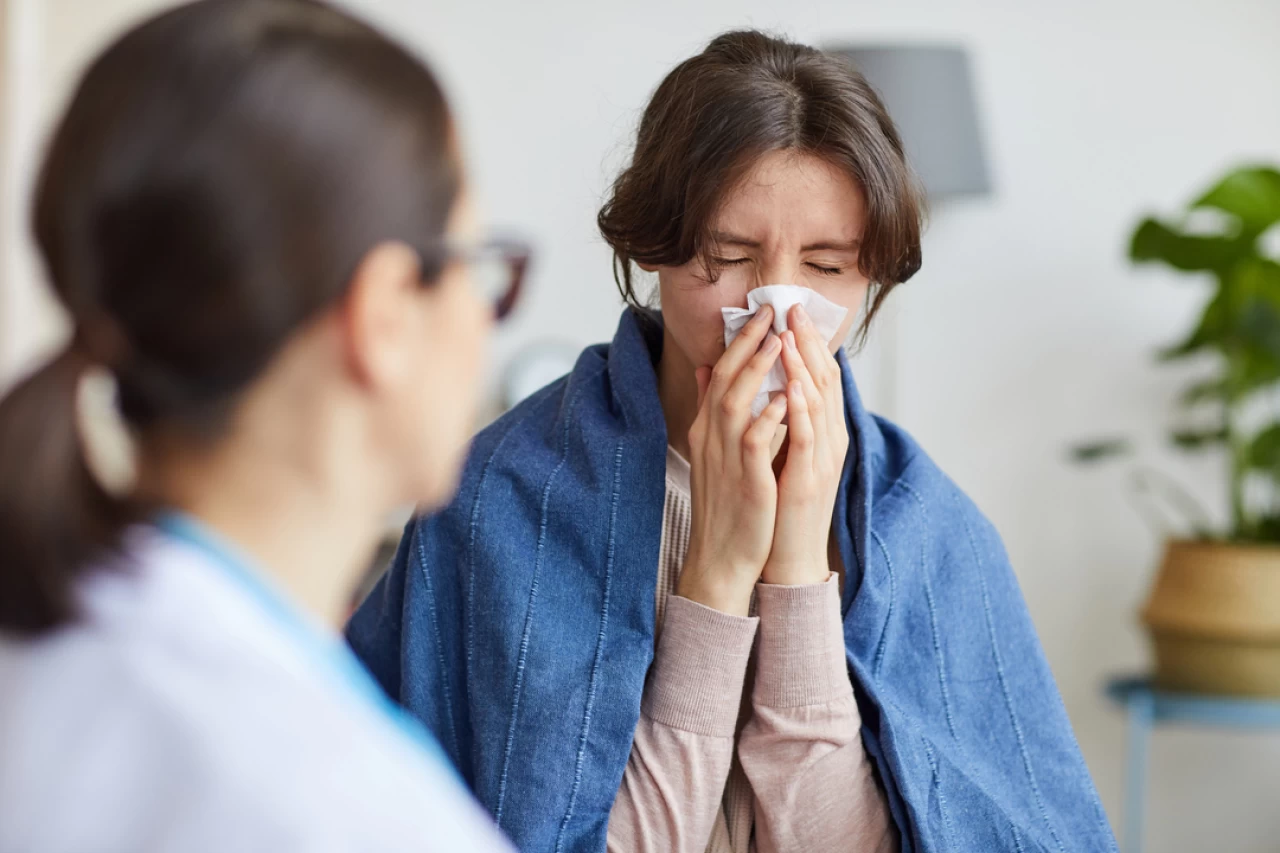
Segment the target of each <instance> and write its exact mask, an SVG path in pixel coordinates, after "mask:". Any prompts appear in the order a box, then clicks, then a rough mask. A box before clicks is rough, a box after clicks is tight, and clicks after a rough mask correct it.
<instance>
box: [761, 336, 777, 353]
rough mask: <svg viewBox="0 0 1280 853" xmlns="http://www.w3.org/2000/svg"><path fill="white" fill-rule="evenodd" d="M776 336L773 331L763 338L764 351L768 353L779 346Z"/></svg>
mask: <svg viewBox="0 0 1280 853" xmlns="http://www.w3.org/2000/svg"><path fill="white" fill-rule="evenodd" d="M779 343H780V342H779V341H778V336H777V335H775V334H774V333H773V332H770V333H769V337H767V338H765V339H764V351H765V352H767V353H769V352H773V351H774V350H776V349H777V348H778V346H779Z"/></svg>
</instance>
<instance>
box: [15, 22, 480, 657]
mask: <svg viewBox="0 0 1280 853" xmlns="http://www.w3.org/2000/svg"><path fill="white" fill-rule="evenodd" d="M460 181H461V178H460V169H459V166H458V161H457V156H456V151H455V150H454V143H453V133H452V126H451V121H450V118H449V111H448V107H447V104H446V102H445V98H444V94H443V92H442V90H441V89H440V86H439V85H438V84H437V82H436V80H435V79H434V77H433V76H432V75H431V73H430V72H429V71H428V70H427V69H426V68H425V67H424V66H423V65H422V63H421V62H420V61H419V60H417V59H416V58H414V57H413V56H412V55H410V54H409V53H408V52H406V51H405V50H404V49H402V48H401V47H399V46H397V45H396V44H394V43H393V42H392V41H390V40H389V39H387V38H386V37H385V36H383V35H381V34H380V33H378V32H377V31H375V30H374V29H372V28H370V27H369V26H367V25H366V24H363V23H361V22H359V21H357V20H355V19H353V18H351V17H350V16H348V15H347V14H345V13H343V12H340V11H338V10H336V9H334V8H332V7H330V6H328V5H326V4H324V3H321V2H317V1H316V0H200V1H199V2H194V3H189V4H187V5H184V6H180V7H178V8H176V9H172V10H170V11H168V12H165V13H162V14H160V15H158V16H157V17H155V18H152V19H151V20H149V21H147V22H145V23H143V24H141V25H140V26H138V27H136V28H135V29H133V30H132V31H130V32H128V33H126V34H125V35H124V36H123V37H121V38H120V39H119V40H118V41H117V42H116V43H115V44H113V45H112V46H111V47H109V48H108V49H107V50H106V51H105V52H104V53H103V54H102V55H101V56H100V57H99V58H98V59H97V60H96V61H95V62H94V63H93V64H92V65H91V66H90V67H89V69H88V70H87V71H86V72H85V75H84V77H83V78H82V80H81V81H80V84H79V87H78V89H77V91H76V94H75V96H74V98H73V99H72V101H71V105H70V107H69V108H68V110H67V113H66V114H65V115H64V116H63V118H62V120H61V122H60V124H59V125H58V127H57V129H56V131H55V133H54V135H53V138H52V140H51V142H50V145H49V149H48V153H47V155H46V158H45V162H44V165H43V167H42V169H41V173H40V177H39V180H38V181H37V185H36V198H35V209H34V216H33V220H34V230H35V236H36V242H37V243H38V245H39V248H40V252H41V255H42V256H43V260H44V263H45V267H46V269H47V272H48V278H49V280H50V282H51V284H52V285H53V289H54V291H55V293H56V295H57V296H58V298H59V300H60V301H61V302H62V304H63V306H64V308H65V309H66V310H67V312H68V313H69V314H70V316H71V320H72V324H73V326H74V327H75V328H76V330H77V331H76V335H75V338H74V340H73V342H72V343H71V344H70V345H69V346H68V348H67V349H66V350H65V351H64V352H63V353H62V354H61V355H60V356H58V357H57V358H55V359H54V360H53V361H51V362H50V363H48V364H47V365H46V366H45V367H44V368H42V369H40V370H39V371H37V372H36V373H34V374H32V375H31V376H29V377H28V378H26V379H25V380H24V381H22V382H20V383H19V384H18V385H17V386H16V387H15V388H14V389H13V390H12V391H11V392H10V393H9V395H8V396H7V397H5V398H4V399H3V401H0V631H8V632H13V633H19V634H26V635H34V634H39V633H42V632H45V631H47V630H50V629H52V628H55V627H57V626H58V625H61V624H64V623H66V622H68V621H69V620H71V619H73V618H74V617H75V614H76V595H75V592H76V586H77V581H78V578H79V576H80V575H81V574H82V573H84V572H85V571H87V567H88V566H90V565H93V563H94V561H95V559H96V558H97V557H99V556H100V555H101V554H103V553H104V552H107V551H109V550H110V549H112V548H113V547H114V546H116V545H117V544H118V542H119V539H120V536H121V533H122V531H123V530H124V528H125V526H126V525H128V524H129V523H131V522H133V521H135V520H137V519H138V518H139V517H140V516H141V514H142V512H141V509H140V508H139V507H138V506H137V505H135V504H134V503H133V501H132V500H131V499H120V498H113V497H112V496H111V495H109V494H108V493H107V492H106V491H105V490H104V489H103V488H102V486H101V485H99V484H98V483H97V482H96V481H95V479H94V477H93V476H92V474H91V473H90V470H89V466H88V465H87V463H86V457H85V453H84V449H83V447H82V444H81V439H80V436H79V431H78V421H79V417H78V415H77V399H78V396H79V393H78V389H79V386H80V382H81V379H82V378H83V376H84V374H85V371H86V369H87V368H89V367H90V366H101V367H105V368H106V369H107V370H109V371H110V372H111V373H112V374H113V375H114V377H115V379H116V383H117V387H118V392H119V394H118V397H119V410H120V414H121V415H122V417H123V419H124V421H125V423H126V424H127V426H128V427H129V428H130V431H131V432H132V434H133V435H134V437H135V439H136V440H137V441H138V442H140V443H141V444H142V445H143V446H144V447H145V445H146V443H147V441H148V438H149V437H151V436H154V435H155V434H156V433H157V431H160V430H165V431H173V430H179V431H186V432H188V433H190V434H194V435H198V436H199V437H201V438H204V439H214V438H217V436H218V435H219V434H220V430H222V429H223V427H224V426H225V425H226V423H227V422H228V420H229V416H230V414H231V413H232V411H233V410H234V405H235V403H236V401H237V400H238V399H239V396H240V395H241V394H242V393H243V392H244V391H245V389H246V388H247V387H248V386H249V385H251V384H252V382H253V381H254V380H255V379H256V378H257V377H258V376H259V375H260V374H261V373H262V372H263V370H264V369H265V368H266V367H267V365H268V363H269V362H270V361H271V360H272V359H273V357H274V356H275V355H276V353H277V352H279V350H280V349H281V348H282V347H283V346H284V344H285V343H286V341H287V340H288V339H289V338H290V337H291V336H292V335H293V334H294V333H295V332H297V331H298V330H299V329H300V328H302V327H303V326H304V325H305V324H307V323H308V322H310V321H311V320H312V319H313V318H314V317H315V316H316V315H317V314H319V313H320V312H322V311H323V310H325V309H326V308H328V307H330V306H332V305H333V304H335V303H336V302H337V301H338V300H339V299H341V297H342V294H343V292H344V291H345V289H346V285H347V282H348V279H349V277H350V275H351V273H352V271H353V270H354V269H355V268H356V267H357V265H358V264H359V262H360V260H361V259H362V258H363V257H364V256H365V255H366V254H367V253H368V251H369V250H370V249H371V248H373V247H374V246H375V245H377V244H378V243H381V242H384V241H388V240H399V241H403V242H405V243H408V244H410V245H421V244H422V243H423V242H428V241H431V240H432V239H433V238H435V237H437V236H439V235H441V234H443V232H444V230H445V226H446V223H447V221H448V218H449V215H450V212H451V211H452V209H453V206H454V202H455V199H456V197H457V194H458V191H459V186H460Z"/></svg>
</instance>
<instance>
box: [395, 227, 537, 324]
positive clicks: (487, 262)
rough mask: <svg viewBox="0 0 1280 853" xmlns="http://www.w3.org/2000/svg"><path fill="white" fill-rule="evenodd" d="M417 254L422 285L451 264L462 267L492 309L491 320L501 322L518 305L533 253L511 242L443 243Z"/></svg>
mask: <svg viewBox="0 0 1280 853" xmlns="http://www.w3.org/2000/svg"><path fill="white" fill-rule="evenodd" d="M420 254H421V256H422V277H423V279H424V280H426V281H434V280H435V279H436V278H437V277H438V276H439V275H440V274H441V273H442V272H444V270H445V268H446V267H448V266H450V265H451V264H462V265H464V266H466V268H467V272H468V273H469V276H470V279H471V282H472V284H473V286H474V287H475V288H476V290H478V291H479V292H480V296H481V298H483V299H485V300H486V301H488V302H489V304H490V305H492V306H493V316H494V319H495V320H505V319H506V318H507V317H508V316H509V315H510V314H511V312H512V310H513V309H514V308H515V307H516V303H517V302H519V301H520V294H521V292H522V291H523V290H524V279H525V273H526V272H527V271H528V269H529V259H530V258H531V257H532V256H533V249H532V248H531V247H530V246H529V244H528V243H525V242H523V241H521V240H515V239H511V238H491V239H488V240H483V241H481V242H478V243H463V242H456V241H451V240H444V241H441V242H439V243H437V244H436V245H435V247H434V249H432V250H430V251H420Z"/></svg>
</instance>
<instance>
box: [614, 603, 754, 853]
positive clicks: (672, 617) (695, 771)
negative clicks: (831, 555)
mask: <svg viewBox="0 0 1280 853" xmlns="http://www.w3.org/2000/svg"><path fill="white" fill-rule="evenodd" d="M758 623H759V620H758V619H757V618H755V617H742V616H730V615H728V614H725V613H721V612H719V611H717V610H713V609H711V608H709V607H704V606H702V605H700V604H697V603H695V602H693V601H690V600H689V599H686V598H681V597H679V596H674V595H673V596H671V597H670V598H669V599H668V604H667V615H666V621H665V624H664V626H663V630H662V635H661V637H660V638H659V640H658V647H657V649H656V650H655V652H654V663H653V669H652V671H651V672H650V675H649V681H648V683H647V684H646V685H645V691H644V696H643V698H642V700H641V713H640V723H639V725H638V726H637V727H636V734H635V740H634V742H633V744H632V747H631V757H630V759H629V760H628V762H627V767H626V770H625V771H624V773H623V777H622V787H621V789H620V790H619V791H618V797H617V800H616V801H615V802H614V806H613V811H612V813H611V814H610V817H609V841H608V849H609V853H705V851H706V848H707V843H708V840H709V839H710V837H711V833H712V830H713V828H714V826H715V821H716V816H717V815H718V814H719V812H720V804H721V800H722V798H723V796H724V787H725V780H726V779H727V778H728V775H729V767H730V765H731V763H732V761H733V744H734V734H735V729H736V726H737V721H738V711H739V708H740V705H741V702H742V689H743V688H742V686H743V680H744V678H745V676H746V670H747V661H748V659H749V658H750V656H751V646H752V643H753V642H754V640H755V635H756V628H757V625H758Z"/></svg>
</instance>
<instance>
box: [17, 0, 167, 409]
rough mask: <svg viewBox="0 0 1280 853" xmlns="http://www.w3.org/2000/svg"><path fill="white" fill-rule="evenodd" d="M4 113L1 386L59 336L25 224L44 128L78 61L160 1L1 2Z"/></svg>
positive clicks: (61, 327)
mask: <svg viewBox="0 0 1280 853" xmlns="http://www.w3.org/2000/svg"><path fill="white" fill-rule="evenodd" d="M5 5H6V18H7V21H8V22H9V23H16V24H17V26H16V27H15V26H12V25H9V26H6V27H5V33H4V47H5V51H4V52H5V69H6V74H5V88H4V97H5V104H4V110H3V113H2V114H3V116H4V122H5V124H4V132H3V139H4V145H5V148H6V154H5V156H4V160H3V162H4V164H5V170H4V197H5V209H4V217H3V221H4V227H3V229H2V231H0V257H3V259H4V263H3V265H2V268H3V270H4V273H5V275H4V283H3V287H0V386H3V385H4V384H6V383H7V381H9V380H10V379H12V378H13V377H14V376H15V375H16V374H18V373H20V372H21V371H23V370H25V369H26V368H28V367H29V366H30V365H31V364H32V363H33V362H35V361H37V360H39V359H40V358H43V357H44V355H45V354H46V353H47V352H48V351H49V350H50V349H51V348H53V347H55V346H56V345H57V344H58V343H59V342H60V341H61V340H62V339H63V337H64V336H65V334H66V331H67V329H66V323H65V320H64V318H63V315H62V313H61V311H60V310H59V308H58V306H57V303H56V301H55V300H54V299H53V298H52V296H51V295H50V293H49V292H48V289H47V287H46V285H45V283H44V279H43V275H42V271H41V269H40V265H39V263H38V261H37V259H36V255H35V252H34V249H33V247H32V244H31V239H30V236H29V226H28V215H29V213H28V211H29V206H30V182H31V179H32V174H33V172H34V170H35V169H36V168H37V166H38V162H39V153H40V150H41V148H42V146H43V143H44V139H45V137H46V135H47V134H48V131H49V125H50V124H51V122H52V121H53V120H54V119H55V118H56V116H57V115H58V112H59V111H60V110H61V109H62V107H63V105H64V104H65V101H66V99H67V98H68V97H69V96H70V93H71V90H72V87H73V86H74V85H75V82H76V78H77V76H78V75H79V73H80V71H81V69H82V68H83V66H84V64H85V63H86V62H87V61H88V60H89V59H90V58H91V57H92V55H93V53H94V51H96V50H98V49H99V48H101V47H102V45H103V44H104V43H105V42H106V41H107V40H108V39H109V38H111V36H112V35H113V34H114V33H116V32H118V31H119V30H120V29H121V28H122V27H124V26H127V24H128V23H129V22H130V21H132V20H135V19H137V18H138V17H139V16H141V15H144V14H146V13H147V12H149V11H151V10H153V9H155V8H158V7H160V6H163V5H172V4H171V3H168V2H160V0H7V2H6V4H5Z"/></svg>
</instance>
